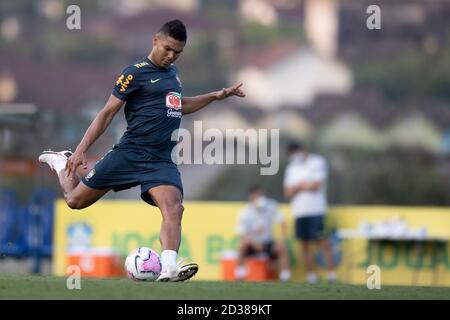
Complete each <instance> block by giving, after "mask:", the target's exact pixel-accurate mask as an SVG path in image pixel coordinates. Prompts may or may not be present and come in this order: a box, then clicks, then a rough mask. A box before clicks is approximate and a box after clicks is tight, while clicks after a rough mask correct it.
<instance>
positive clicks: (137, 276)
mask: <svg viewBox="0 0 450 320" xmlns="http://www.w3.org/2000/svg"><path fill="white" fill-rule="evenodd" d="M125 271H126V272H127V275H128V278H130V279H132V280H143V281H155V280H156V279H157V278H158V277H159V274H160V273H161V261H160V259H159V255H158V254H157V253H156V251H154V250H153V249H151V248H147V247H140V248H137V249H134V250H133V251H131V252H130V253H129V254H128V256H127V258H126V260H125Z"/></svg>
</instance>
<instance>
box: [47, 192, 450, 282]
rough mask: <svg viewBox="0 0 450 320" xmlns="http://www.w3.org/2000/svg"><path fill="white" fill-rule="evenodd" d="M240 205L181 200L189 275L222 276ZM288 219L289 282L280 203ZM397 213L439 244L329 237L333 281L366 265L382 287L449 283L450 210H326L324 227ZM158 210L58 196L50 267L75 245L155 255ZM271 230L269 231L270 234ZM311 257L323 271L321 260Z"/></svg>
mask: <svg viewBox="0 0 450 320" xmlns="http://www.w3.org/2000/svg"><path fill="white" fill-rule="evenodd" d="M245 205H246V204H245V203H242V202H185V204H184V206H185V211H184V215H183V236H182V244H181V248H180V251H179V256H180V257H184V258H186V259H187V260H188V261H193V262H196V263H198V264H199V265H200V270H199V273H198V275H197V276H196V277H195V279H196V280H222V270H221V256H222V254H223V253H224V252H225V251H227V250H235V249H236V245H237V237H236V234H235V225H236V221H237V216H238V213H239V211H240V210H241V209H242V208H243V207H244V206H245ZM281 210H282V212H283V213H284V214H285V217H286V219H287V222H288V230H289V239H288V248H289V255H290V257H291V263H292V270H293V280H294V281H304V279H305V274H304V273H305V272H304V269H303V263H302V261H300V259H299V256H300V254H299V253H298V250H299V249H298V245H297V243H296V241H295V240H294V236H293V218H292V215H291V214H290V211H289V207H288V206H287V205H285V204H283V205H281ZM392 216H401V217H402V218H404V219H405V221H406V222H407V223H408V224H409V225H411V227H417V228H420V227H423V226H425V227H426V228H427V232H428V235H438V236H439V237H440V238H441V239H447V240H446V241H445V240H444V241H420V242H418V241H372V240H371V241H369V240H368V239H365V238H356V239H342V238H340V237H338V236H336V234H334V236H333V237H332V239H333V241H332V243H333V248H334V261H335V263H336V266H337V272H338V276H339V280H340V281H342V282H347V283H353V284H365V283H366V281H367V279H368V277H369V276H370V275H369V274H368V273H367V267H368V266H369V265H378V266H379V267H380V270H381V280H382V284H386V285H388V284H397V285H411V284H414V285H439V286H450V258H449V256H450V254H449V240H448V239H450V209H439V208H408V207H375V206H373V207H372V206H367V207H366V206H364V207H333V208H331V209H330V211H329V213H328V215H327V225H328V227H329V228H330V229H334V230H341V229H357V228H358V226H359V224H360V223H361V221H368V222H374V223H375V222H377V221H382V220H383V219H388V218H390V217H392ZM160 224H161V214H160V213H159V210H158V209H157V208H155V207H151V206H148V205H147V204H145V203H143V202H140V201H117V200H102V201H100V202H98V203H96V204H94V205H93V206H91V207H89V208H86V209H83V210H81V211H75V210H71V209H69V208H68V207H67V205H66V204H65V202H64V201H62V200H59V201H57V203H56V214H55V224H54V254H53V271H54V274H56V275H60V276H62V275H65V273H66V268H67V261H68V260H67V254H68V252H71V251H76V250H77V249H83V248H108V249H110V250H113V251H115V252H117V253H118V254H119V255H121V256H122V257H124V256H126V254H127V253H128V252H129V251H131V250H132V249H133V248H136V247H138V246H147V247H151V248H153V249H155V250H157V251H158V252H160V243H159V229H160ZM277 234H278V232H277V231H276V232H275V235H277ZM316 258H317V259H316V260H317V262H318V264H319V267H320V268H319V270H320V273H322V274H323V273H324V272H325V270H324V267H323V263H322V261H323V259H322V257H321V255H320V253H319V252H318V254H317V256H316Z"/></svg>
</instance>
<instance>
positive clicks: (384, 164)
mask: <svg viewBox="0 0 450 320" xmlns="http://www.w3.org/2000/svg"><path fill="white" fill-rule="evenodd" d="M316 150H317V149H316ZM318 151H319V152H318V153H321V154H323V155H324V156H325V157H326V158H327V159H328V162H329V179H328V199H329V202H330V203H331V204H380V205H411V206H415V205H431V206H448V205H450V194H449V192H448V190H450V174H449V173H448V172H443V170H441V169H440V164H439V161H438V160H439V159H437V158H436V157H435V156H432V155H430V154H427V153H425V152H421V151H416V150H400V149H396V150H389V151H386V152H370V151H360V150H327V151H325V152H322V150H318ZM280 157H281V160H280V171H279V173H278V174H277V175H274V176H261V175H260V174H259V167H258V166H248V165H247V166H246V165H240V166H238V165H234V166H230V167H229V169H227V170H226V171H225V172H224V173H223V174H222V175H221V176H220V177H219V178H218V179H217V180H216V181H215V182H214V183H213V185H212V186H211V187H209V188H208V190H207V192H206V193H205V194H204V199H211V200H240V201H245V200H246V195H247V189H248V187H249V186H250V185H254V184H258V185H261V186H263V187H264V189H265V190H266V192H267V194H268V195H269V196H271V197H273V198H275V199H277V200H278V201H286V199H284V197H283V194H282V186H283V174H284V169H285V166H286V161H287V159H286V156H284V155H280ZM444 162H445V161H444ZM447 162H448V160H447Z"/></svg>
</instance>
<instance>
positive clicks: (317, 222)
mask: <svg viewBox="0 0 450 320" xmlns="http://www.w3.org/2000/svg"><path fill="white" fill-rule="evenodd" d="M295 236H296V237H297V239H299V240H303V241H311V240H320V239H322V238H323V236H324V215H319V216H309V217H301V218H297V219H295Z"/></svg>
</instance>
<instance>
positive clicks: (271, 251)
mask: <svg viewBox="0 0 450 320" xmlns="http://www.w3.org/2000/svg"><path fill="white" fill-rule="evenodd" d="M263 247H264V248H263V250H262V251H257V250H256V249H255V248H254V247H253V246H252V245H248V246H247V249H246V250H245V256H246V257H249V256H254V255H257V254H259V253H265V254H267V256H268V257H269V258H270V259H276V258H277V254H276V252H275V247H274V242H273V241H271V242H267V243H264V244H263Z"/></svg>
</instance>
